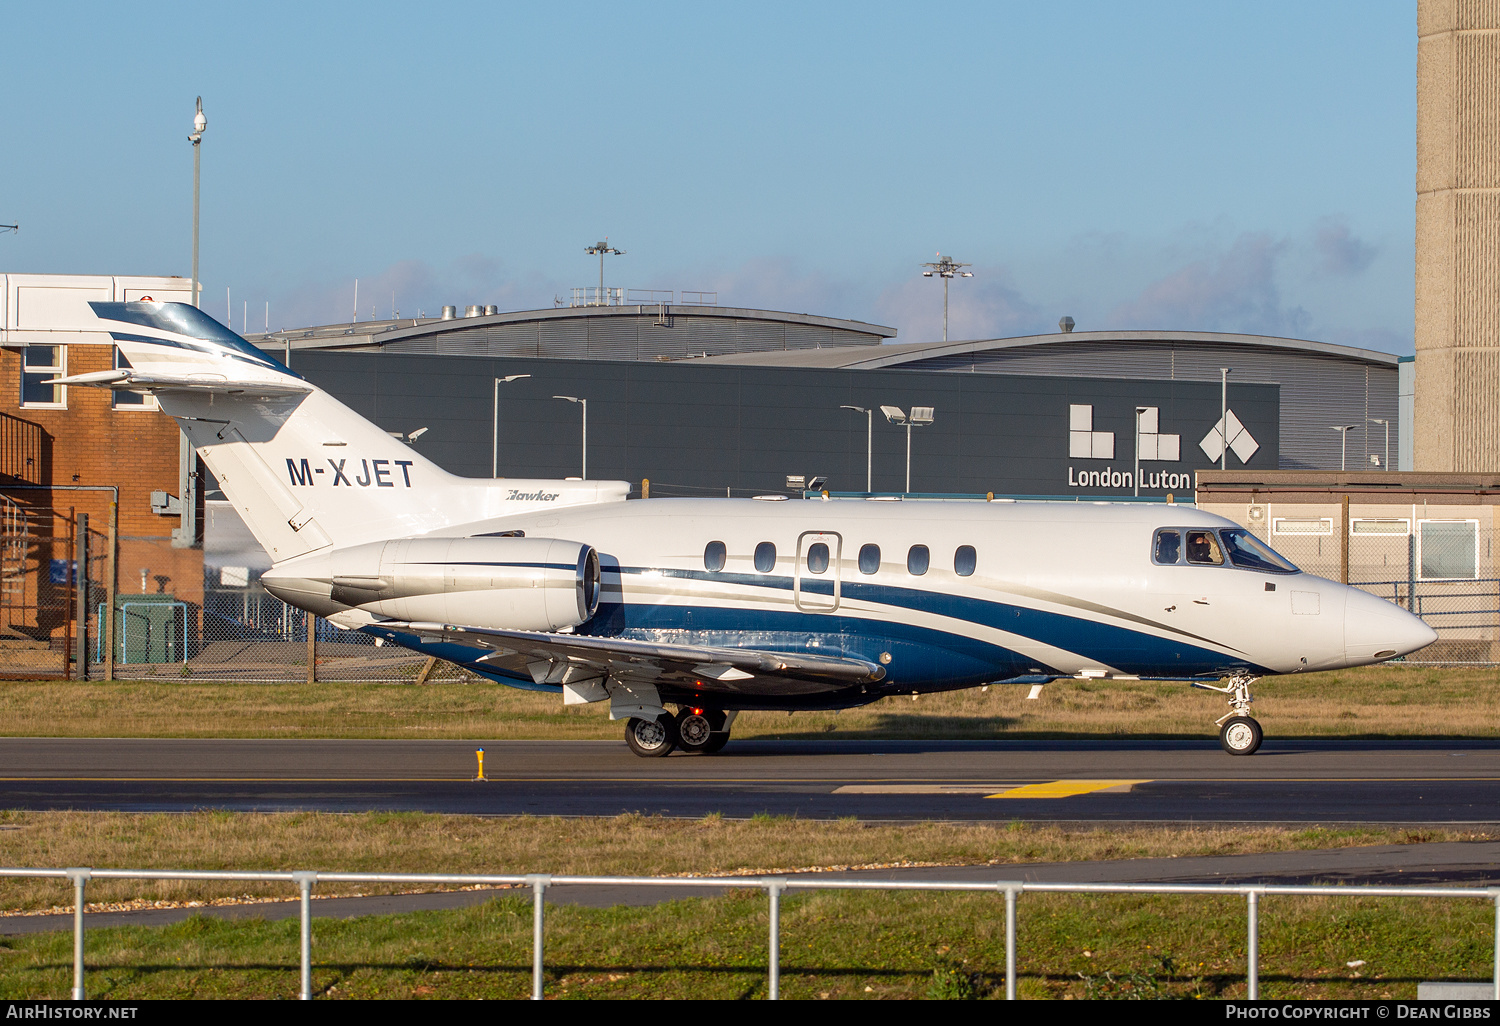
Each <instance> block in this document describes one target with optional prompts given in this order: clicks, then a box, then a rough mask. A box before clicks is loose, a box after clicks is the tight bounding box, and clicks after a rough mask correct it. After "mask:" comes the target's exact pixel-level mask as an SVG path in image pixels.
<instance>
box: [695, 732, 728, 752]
mask: <svg viewBox="0 0 1500 1026" xmlns="http://www.w3.org/2000/svg"><path fill="white" fill-rule="evenodd" d="M727 744H729V731H727V730H716V731H714V732H713V733H712V734H710V735H708V744H706V745H704V746H703V748H702V749H701V751H702V752H703V754H704V755H712V754H714V753H715V752H717V751H719V750H720V749H722V748H723V747H724V746H725V745H727Z"/></svg>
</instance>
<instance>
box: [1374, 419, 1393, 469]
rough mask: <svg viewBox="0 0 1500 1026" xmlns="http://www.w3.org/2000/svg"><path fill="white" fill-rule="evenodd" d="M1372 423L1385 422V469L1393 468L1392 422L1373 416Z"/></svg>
mask: <svg viewBox="0 0 1500 1026" xmlns="http://www.w3.org/2000/svg"><path fill="white" fill-rule="evenodd" d="M1370 423H1371V424H1383V425H1384V426H1385V469H1386V470H1390V469H1391V422H1390V421H1389V420H1382V419H1381V418H1379V417H1371V418H1370Z"/></svg>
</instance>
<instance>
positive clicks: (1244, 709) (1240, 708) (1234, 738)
mask: <svg viewBox="0 0 1500 1026" xmlns="http://www.w3.org/2000/svg"><path fill="white" fill-rule="evenodd" d="M1259 679H1260V678H1259V677H1251V676H1239V677H1231V678H1229V682H1228V683H1227V684H1225V685H1224V686H1223V687H1219V686H1218V685H1214V684H1201V683H1194V684H1193V687H1195V688H1202V689H1203V690H1205V691H1217V692H1219V693H1220V694H1221V695H1228V696H1229V711H1228V712H1227V713H1225V714H1224V715H1223V716H1220V717H1219V718H1218V720H1216V721H1215V725H1216V726H1217V727H1218V728H1219V744H1220V745H1221V746H1222V747H1223V749H1224V751H1226V752H1228V753H1229V754H1230V755H1254V754H1255V752H1256V749H1258V748H1260V743H1261V740H1262V739H1263V738H1264V732H1263V731H1262V730H1261V729H1260V724H1259V723H1258V722H1256V720H1255V719H1254V717H1252V716H1251V715H1250V703H1251V702H1254V701H1255V699H1254V698H1253V697H1252V696H1251V694H1250V685H1251V684H1254V683H1255V682H1256V681H1257V680H1259Z"/></svg>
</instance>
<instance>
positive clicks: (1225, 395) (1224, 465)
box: [1219, 367, 1234, 470]
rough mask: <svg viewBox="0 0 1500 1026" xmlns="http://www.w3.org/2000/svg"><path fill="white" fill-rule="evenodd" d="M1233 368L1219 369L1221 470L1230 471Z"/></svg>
mask: <svg viewBox="0 0 1500 1026" xmlns="http://www.w3.org/2000/svg"><path fill="white" fill-rule="evenodd" d="M1233 369H1234V368H1233V367H1220V368H1219V469H1220V470H1228V469H1229V372H1230V371H1232V370H1233Z"/></svg>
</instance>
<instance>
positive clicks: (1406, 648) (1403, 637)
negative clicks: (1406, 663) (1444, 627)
mask: <svg viewBox="0 0 1500 1026" xmlns="http://www.w3.org/2000/svg"><path fill="white" fill-rule="evenodd" d="M1436 640H1437V631H1435V630H1433V629H1432V628H1431V627H1429V626H1427V624H1425V623H1423V622H1422V620H1421V619H1419V618H1418V617H1415V616H1413V615H1412V614H1410V613H1408V612H1407V611H1406V610H1404V609H1402V608H1401V607H1400V606H1398V605H1396V604H1395V603H1394V602H1387V601H1386V600H1385V599H1383V598H1381V597H1379V596H1378V595H1371V594H1370V593H1369V592H1367V591H1360V590H1359V589H1357V588H1351V589H1349V594H1348V597H1347V600H1346V601H1345V603H1344V654H1345V655H1346V656H1347V657H1348V659H1349V660H1350V661H1351V662H1353V663H1354V664H1356V665H1358V664H1360V663H1372V662H1376V661H1378V660H1382V659H1393V658H1395V657H1396V656H1401V655H1406V654H1407V653H1408V652H1415V651H1416V650H1417V649H1419V648H1425V647H1426V646H1428V645H1430V644H1432V643H1433V642H1434V641H1436Z"/></svg>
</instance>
